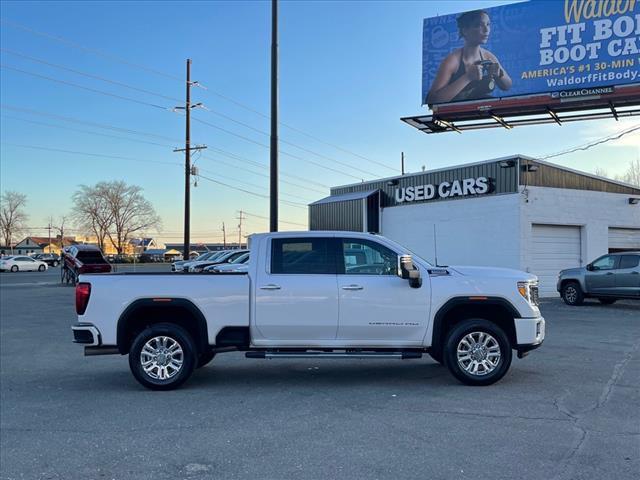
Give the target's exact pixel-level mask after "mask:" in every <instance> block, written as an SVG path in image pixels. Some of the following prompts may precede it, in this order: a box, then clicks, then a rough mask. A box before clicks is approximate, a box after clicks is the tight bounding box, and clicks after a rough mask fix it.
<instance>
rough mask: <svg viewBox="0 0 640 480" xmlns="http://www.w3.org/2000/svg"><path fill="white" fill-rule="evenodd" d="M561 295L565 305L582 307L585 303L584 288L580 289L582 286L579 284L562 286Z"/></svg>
mask: <svg viewBox="0 0 640 480" xmlns="http://www.w3.org/2000/svg"><path fill="white" fill-rule="evenodd" d="M560 295H561V296H562V300H564V303H566V304H567V305H571V306H572V307H576V306H578V305H582V303H583V302H584V293H582V288H580V284H579V283H578V282H567V283H565V284H564V285H562V288H561V289H560Z"/></svg>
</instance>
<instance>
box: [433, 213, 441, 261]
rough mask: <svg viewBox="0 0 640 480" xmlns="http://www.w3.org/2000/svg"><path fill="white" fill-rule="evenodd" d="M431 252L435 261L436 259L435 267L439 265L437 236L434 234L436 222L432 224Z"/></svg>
mask: <svg viewBox="0 0 640 480" xmlns="http://www.w3.org/2000/svg"><path fill="white" fill-rule="evenodd" d="M433 254H434V257H435V261H436V267H439V266H440V265H438V237H437V236H436V224H435V223H434V224H433Z"/></svg>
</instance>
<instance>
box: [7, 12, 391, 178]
mask: <svg viewBox="0 0 640 480" xmlns="http://www.w3.org/2000/svg"><path fill="white" fill-rule="evenodd" d="M0 21H2V22H3V23H5V24H7V25H9V26H11V27H13V28H17V29H20V30H23V31H25V32H28V33H31V34H33V35H37V36H41V37H44V38H47V39H49V40H54V41H56V42H59V43H62V44H64V45H67V46H69V47H72V48H75V49H78V50H81V51H83V52H85V53H90V54H93V55H96V56H99V57H102V58H106V59H109V60H112V61H115V62H117V63H121V64H123V65H127V66H130V67H134V68H138V69H140V70H143V71H146V72H148V73H152V74H154V75H159V76H161V77H165V78H170V79H172V80H177V81H180V82H182V81H183V79H181V78H180V77H178V76H176V75H172V74H168V73H166V72H162V71H160V70H156V69H154V68H151V67H148V66H146V65H142V64H139V63H135V62H131V61H129V60H126V59H124V58H122V57H119V56H117V55H113V54H110V53H106V52H103V51H101V50H98V49H95V48H89V47H85V46H83V45H80V44H78V43H76V42H73V41H71V40H68V39H66V38H64V37H61V36H56V35H52V34H50V33H46V32H42V31H39V30H35V29H33V28H30V27H27V26H26V25H23V24H20V23H18V22H15V21H11V20H7V19H4V18H2V19H0ZM206 91H207V92H209V93H211V94H212V95H215V96H216V97H218V98H221V99H223V100H225V101H227V102H229V103H232V104H234V105H236V106H238V107H240V108H242V109H244V110H246V111H249V112H252V113H254V114H256V115H258V116H260V117H263V118H266V119H270V118H271V117H269V116H268V115H266V114H264V113H262V112H260V111H258V110H256V109H254V108H252V107H249V106H247V105H245V104H244V103H242V102H239V101H238V100H235V99H233V98H231V97H229V96H228V95H224V94H222V93H220V92H216V91H214V90H210V89H206ZM278 124H280V125H282V126H284V127H286V128H288V129H290V130H292V131H294V132H297V133H299V134H301V135H304V136H306V137H307V138H310V139H312V140H315V141H317V142H319V143H322V144H324V145H327V146H330V147H332V148H335V149H337V150H340V151H342V152H344V153H347V154H349V155H353V156H355V157H357V158H360V159H362V160H366V161H368V162H371V163H374V164H376V165H379V166H381V167H384V168H386V169H388V170H391V171H393V172H396V169H395V168H394V167H392V166H390V165H387V164H385V163H382V162H379V161H376V160H373V159H371V158H368V157H365V156H364V155H360V154H358V153H355V152H353V151H351V150H348V149H346V148H343V147H340V146H338V145H335V144H333V143H330V142H327V141H325V140H322V139H320V138H318V137H316V136H315V135H311V134H310V133H307V132H304V131H303V130H301V129H299V128H296V127H293V126H291V125H288V124H286V123H284V122H280V121H279V122H278Z"/></svg>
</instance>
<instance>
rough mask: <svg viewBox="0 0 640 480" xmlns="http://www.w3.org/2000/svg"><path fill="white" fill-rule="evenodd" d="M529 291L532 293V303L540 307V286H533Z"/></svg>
mask: <svg viewBox="0 0 640 480" xmlns="http://www.w3.org/2000/svg"><path fill="white" fill-rule="evenodd" d="M529 291H530V293H531V302H532V303H533V304H534V305H540V299H539V296H538V285H531V287H530V290H529Z"/></svg>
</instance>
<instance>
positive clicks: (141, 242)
mask: <svg viewBox="0 0 640 480" xmlns="http://www.w3.org/2000/svg"><path fill="white" fill-rule="evenodd" d="M129 245H130V246H131V250H132V253H136V254H138V255H141V254H143V253H145V252H146V251H147V250H159V249H162V250H164V245H162V244H160V243H158V242H156V240H155V238H150V237H147V238H132V239H131V240H129Z"/></svg>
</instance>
